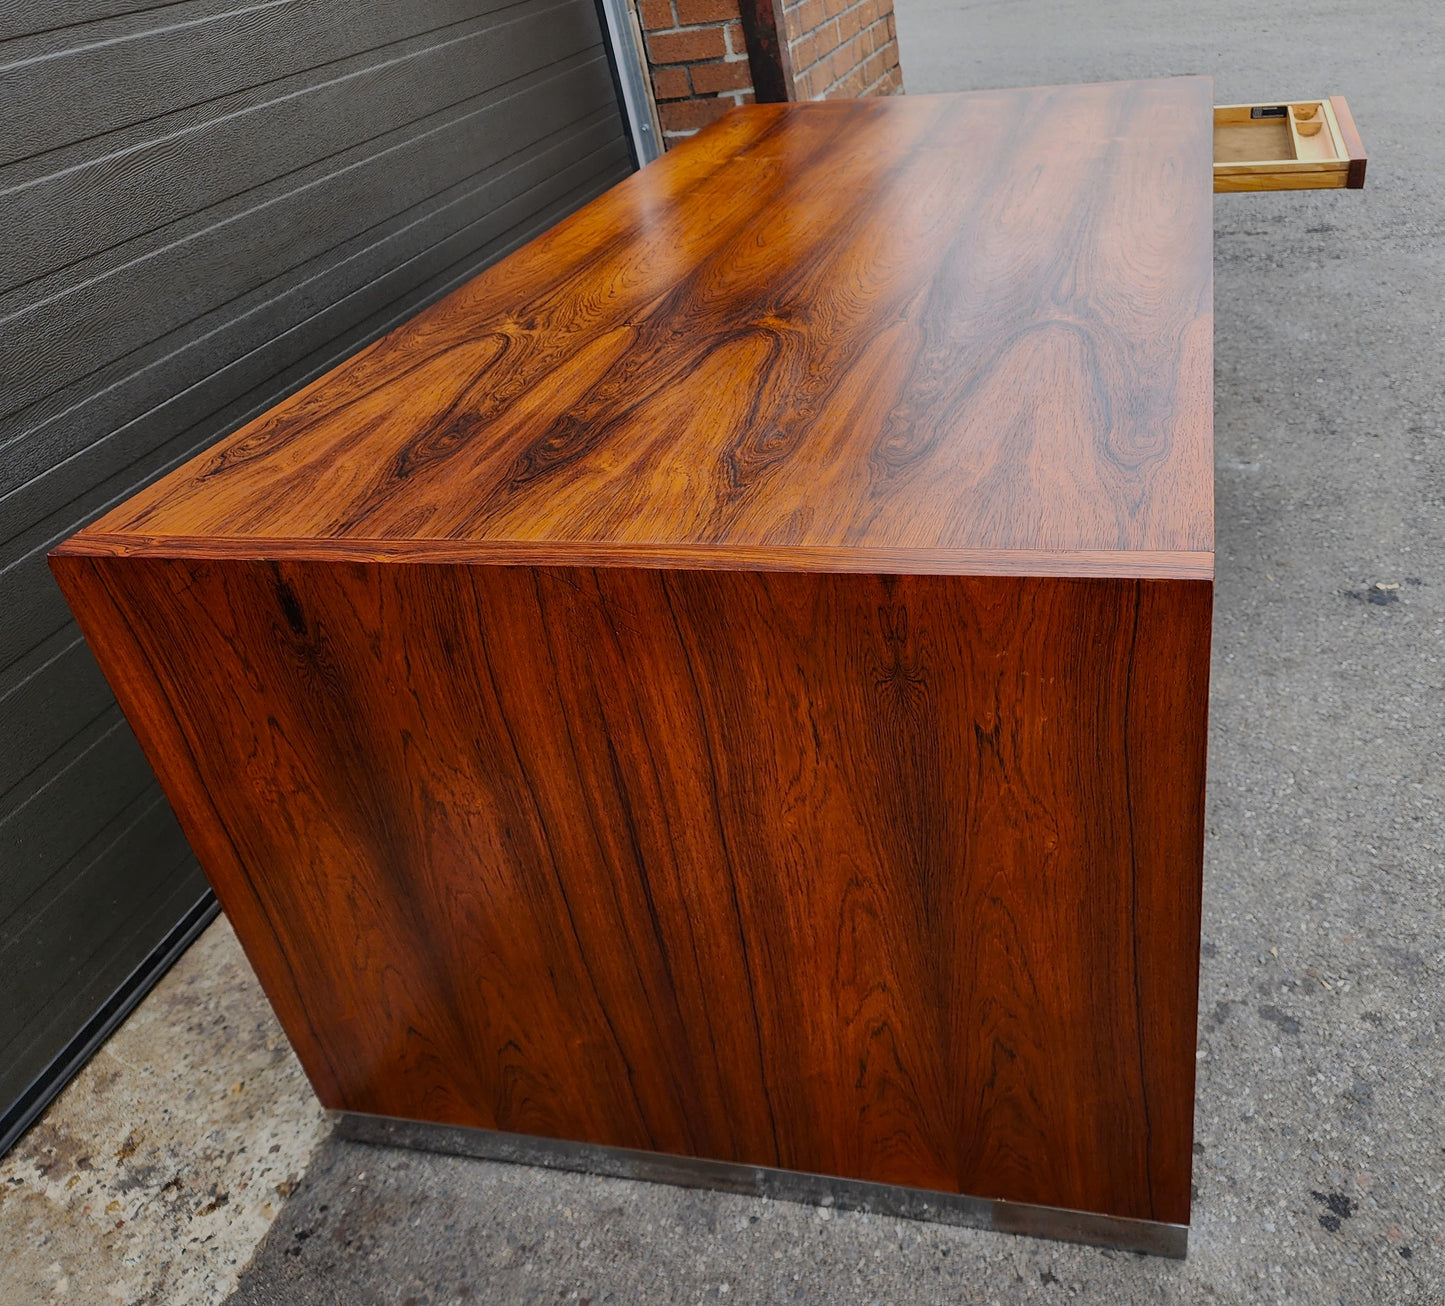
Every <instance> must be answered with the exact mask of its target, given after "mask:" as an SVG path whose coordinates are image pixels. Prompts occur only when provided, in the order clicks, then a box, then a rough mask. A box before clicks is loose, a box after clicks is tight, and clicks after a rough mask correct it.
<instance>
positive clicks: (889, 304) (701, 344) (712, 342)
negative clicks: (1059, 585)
mask: <svg viewBox="0 0 1445 1306" xmlns="http://www.w3.org/2000/svg"><path fill="white" fill-rule="evenodd" d="M1210 101H1211V92H1210V83H1209V81H1208V80H1207V79H1205V78H1182V79H1177V80H1171V81H1160V82H1143V83H1126V84H1121V85H1112V86H1083V87H1060V88H1052V89H1044V90H1036V91H997V92H987V93H982V94H976V95H940V96H919V97H911V96H910V97H902V98H890V99H885V100H860V101H849V102H839V103H831V104H818V105H761V106H756V107H753V108H749V109H747V110H745V111H739V112H738V113H735V114H730V115H729V116H728V117H727V118H725V119H724V120H723V121H722V122H720V123H719V124H717V125H716V126H715V127H713V128H712V129H711V130H709V131H707V132H704V133H702V134H701V135H700V136H698V137H696V138H695V139H693V140H692V141H690V142H688V143H687V144H686V145H684V146H681V147H680V148H678V149H675V150H673V151H672V152H671V153H670V154H669V155H668V156H667V157H666V158H665V159H663V160H661V161H659V162H658V163H657V164H655V165H653V166H651V167H648V168H646V169H644V170H643V171H641V172H640V173H638V174H636V175H634V176H633V177H631V178H630V179H629V180H627V181H625V182H623V183H622V184H621V185H619V186H617V187H615V188H614V189H612V190H611V191H609V192H608V193H607V194H606V195H604V196H602V197H601V198H600V199H598V200H596V201H595V202H594V203H592V204H590V205H588V206H587V207H586V208H584V209H582V210H581V211H580V212H579V213H577V214H576V215H574V216H573V217H572V218H570V219H568V220H566V221H564V222H562V223H561V224H559V225H558V226H557V227H556V228H554V229H553V230H552V231H551V232H549V233H547V234H546V235H545V236H543V237H541V238H540V239H539V240H536V241H534V242H533V243H532V244H531V245H528V246H527V247H526V248H524V249H522V250H519V251H518V252H517V253H515V254H513V255H512V256H511V257H509V258H507V259H506V260H504V261H503V262H501V263H500V264H498V265H497V266H495V267H493V268H492V269H490V270H489V271H487V272H485V273H483V274H482V275H481V276H479V277H478V278H476V280H474V281H472V282H471V283H470V284H469V285H467V286H465V287H464V288H462V289H461V290H459V291H457V292H456V293H455V294H454V295H452V296H450V297H449V298H447V299H445V300H443V301H442V302H441V303H439V304H437V305H436V306H435V307H434V308H432V309H430V310H428V311H427V312H425V313H423V314H421V315H420V316H419V317H418V318H416V319H415V320H414V321H412V322H411V323H409V324H407V325H406V326H404V327H402V328H400V329H398V330H397V331H394V332H392V334H390V335H389V336H387V337H385V338H384V339H383V340H381V341H379V342H378V343H376V344H375V345H373V346H371V347H370V348H369V349H366V350H363V351H362V352H361V353H360V354H358V355H357V356H356V357H355V358H353V359H352V360H351V361H349V362H347V363H345V364H343V365H342V366H341V367H339V368H337V369H336V370H335V371H333V372H331V373H330V374H329V375H327V376H325V377H323V378H322V379H321V380H319V381H316V382H314V383H313V384H312V385H310V386H308V387H307V388H306V389H304V390H302V391H301V392H300V393H298V394H297V395H295V396H293V397H292V398H291V399H288V400H287V401H286V402H284V403H282V404H280V405H279V406H278V407H277V408H275V409H274V410H272V411H271V412H270V413H268V414H267V415H266V416H264V417H262V418H259V419H258V420H257V421H255V422H252V423H251V424H250V425H249V426H247V427H244V428H243V429H242V430H241V431H239V432H238V433H237V434H236V435H234V436H232V437H231V438H230V439H228V440H224V441H222V442H221V443H220V444H218V445H217V446H216V447H215V448H214V449H213V450H212V451H211V452H210V453H208V454H206V455H204V456H202V457H201V458H198V459H196V460H195V461H194V462H192V463H190V464H188V465H187V466H186V467H184V468H182V469H180V470H179V471H177V472H175V473H174V474H172V475H171V476H169V477H167V478H165V479H164V480H162V481H160V482H159V483H158V484H156V485H155V486H153V487H151V488H150V489H148V490H146V491H144V492H143V493H141V494H140V495H138V496H136V497H135V498H134V499H132V500H130V501H129V502H128V503H126V504H125V505H123V506H121V507H120V508H118V509H116V510H115V511H114V512H112V513H110V514H108V515H107V516H106V517H104V518H103V519H102V520H101V522H100V523H99V524H98V526H97V527H96V528H95V529H97V530H99V531H102V532H117V533H124V534H130V535H135V534H145V535H160V536H170V537H174V536H189V537H195V538H199V539H217V538H224V539H240V540H245V541H254V542H257V543H259V542H261V541H265V542H266V543H267V546H268V547H270V546H271V544H272V542H275V541H281V540H289V539H295V540H303V541H311V540H316V539H326V540H337V541H351V542H356V543H364V542H370V543H384V544H386V545H387V546H390V547H396V548H403V549H404V548H405V547H406V546H407V544H408V543H409V542H411V541H415V540H425V541H448V542H451V543H453V544H457V545H466V546H467V550H468V551H467V554H466V556H469V557H472V558H474V559H476V560H478V561H485V560H488V559H489V558H490V557H491V556H492V554H491V549H492V548H493V547H495V546H497V545H503V544H508V543H510V542H514V541H526V542H536V543H545V544H547V545H549V546H551V547H552V553H551V555H550V556H553V557H556V558H558V560H564V559H565V553H564V552H560V551H562V550H565V549H566V548H567V547H569V546H586V547H593V546H598V545H613V544H615V545H622V544H627V545H652V546H657V545H667V546H673V547H676V548H681V549H683V550H684V551H685V550H686V549H687V548H689V547H695V548H697V549H698V551H699V552H705V551H707V550H715V549H718V548H726V547H727V546H730V545H737V546H748V547H753V548H793V547H799V548H805V549H829V548H833V549H873V548H890V547H892V548H905V549H910V550H935V549H969V550H978V549H987V550H1000V551H1017V550H1048V551H1055V552H1065V553H1070V554H1083V555H1088V554H1090V553H1093V552H1102V553H1108V552H1113V551H1120V550H1127V551H1143V552H1153V551H1163V552H1185V553H1203V554H1208V553H1210V552H1212V550H1213V529H1212V522H1213V500H1212V466H1213V464H1212V461H1211V458H1212V454H1211V443H1212V439H1211V435H1212V407H1211V405H1212V375H1211V370H1210V369H1211V365H1212V335H1211V333H1212V329H1213V316H1212V267H1211V256H1212V255H1211V251H1212V229H1211V223H1212V207H1211V201H1210V194H1211V187H1212V181H1211V175H1212V174H1211V169H1212V166H1213V153H1212V151H1213V145H1212V136H1211V114H1212V105H1211V102H1210ZM1082 562H1083V565H1087V556H1086V557H1085V558H1084V559H1083V560H1082ZM902 569H904V570H906V569H907V567H906V565H905V566H903V567H902Z"/></svg>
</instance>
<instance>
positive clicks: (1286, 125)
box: [1214, 95, 1365, 191]
mask: <svg viewBox="0 0 1445 1306" xmlns="http://www.w3.org/2000/svg"><path fill="white" fill-rule="evenodd" d="M1364 181H1365V151H1364V147H1363V145H1362V144H1361V143H1360V138H1359V132H1358V131H1357V130H1356V129H1355V123H1354V118H1353V117H1352V116H1351V114H1350V111H1349V107H1348V106H1347V105H1346V104H1345V101H1344V99H1343V98H1342V97H1341V96H1338V95H1336V96H1332V97H1330V98H1329V99H1320V100H1297V101H1293V102H1288V103H1281V104H1221V105H1216V106H1215V109H1214V189H1215V190H1216V191H1232V190H1309V189H1319V188H1330V187H1354V188H1358V187H1360V186H1363V185H1364Z"/></svg>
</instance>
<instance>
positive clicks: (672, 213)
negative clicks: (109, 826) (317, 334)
mask: <svg viewBox="0 0 1445 1306" xmlns="http://www.w3.org/2000/svg"><path fill="white" fill-rule="evenodd" d="M1211 101H1212V96H1211V95H1210V88H1209V83H1208V82H1207V81H1205V80H1202V79H1180V80H1174V81H1168V82H1146V83H1131V84H1124V85H1120V86H1106V87H1066V88H1040V89H1036V90H1032V91H1008V92H988V93H984V94H979V95H968V96H938V97H917V98H916V99H909V100H887V101H872V102H860V103H855V104H826V105H816V106H765V107H760V108H755V109H751V110H748V111H746V112H738V113H736V114H732V115H729V116H728V117H727V118H726V119H724V120H723V121H722V122H721V123H719V124H717V125H716V126H715V127H714V128H712V129H710V130H709V131H707V132H704V133H702V134H701V135H699V136H698V137H697V138H695V139H694V140H693V141H690V142H687V143H685V144H684V145H682V146H680V147H679V148H677V149H676V150H674V151H672V152H671V153H670V154H669V155H668V156H667V157H666V158H665V159H664V160H662V161H661V162H660V163H658V164H655V165H652V166H650V167H649V168H647V169H645V170H644V171H643V172H642V173H640V174H638V175H637V176H635V177H633V178H631V179H629V180H628V181H627V182H625V183H623V184H622V185H620V186H619V187H617V188H616V189H614V190H613V191H611V192H609V193H608V195H606V196H604V197H603V198H602V199H601V200H599V201H598V202H597V203H595V204H593V205H591V206H589V208H587V209H585V210H582V211H581V212H580V213H579V214H577V215H576V216H575V217H574V218H572V219H569V220H567V221H565V222H563V223H561V224H560V225H559V226H557V227H556V228H554V229H553V230H552V231H550V232H549V233H547V235H545V236H544V237H542V238H541V239H539V240H538V241H536V242H534V243H533V244H532V245H531V246H528V247H527V248H526V249H523V250H520V251H518V252H517V253H516V254H514V255H513V256H512V257H511V258H509V259H506V260H504V261H503V262H502V263H500V264H498V265H497V266H496V267H494V268H493V269H491V270H490V271H489V272H487V273H485V274H483V275H482V276H481V277H479V278H477V279H476V280H475V281H473V282H472V283H470V284H469V285H468V286H467V287H465V288H464V289H463V290H461V291H459V292H457V294H455V295H453V296H452V297H451V298H450V299H448V300H446V301H444V302H443V303H441V304H439V305H437V306H436V307H435V308H434V309H432V310H430V311H429V312H427V313H424V314H422V315H421V316H419V317H418V318H416V319H415V320H413V321H412V322H409V323H408V324H406V325H405V326H404V327H402V328H400V329H398V330H397V331H395V332H393V333H392V334H391V335H390V336H388V337H386V338H385V339H384V340H382V341H380V342H378V343H377V344H376V345H374V346H372V347H371V348H370V349H367V350H364V351H363V352H362V353H360V354H358V355H357V356H356V357H355V358H353V359H352V360H350V361H349V362H348V363H346V364H344V365H343V366H342V367H340V368H338V369H337V370H336V371H334V372H332V373H331V374H330V375H328V376H327V377H324V378H322V379H321V380H320V381H318V382H316V383H315V384H313V385H311V386H309V387H307V388H306V389H304V390H302V391H301V392H299V393H298V394H297V395H295V396H294V397H293V398H292V399H290V400H288V401H286V402H285V403H284V404H282V405H281V406H279V407H278V408H277V409H275V410H273V411H272V412H271V413H269V414H267V415H266V416H265V417H263V418H261V419H260V420H259V421H257V422H254V423H252V424H251V425H250V426H249V427H247V428H245V429H243V430H242V431H240V432H239V433H238V434H237V435H236V436H235V438H234V439H232V440H230V441H228V442H225V443H224V444H223V445H222V446H220V447H219V448H218V449H217V450H215V451H214V452H212V453H210V454H207V455H204V456H202V457H201V458H200V459H197V460H196V461H195V462H193V463H191V464H189V465H188V466H186V467H184V468H182V469H181V470H180V471H178V472H177V473H175V474H174V475H173V476H171V477H169V478H167V479H166V480H165V481H162V482H160V483H159V484H158V485H157V486H156V487H154V488H153V489H151V490H148V491H146V492H145V493H143V494H142V495H139V496H137V497H136V498H135V499H133V500H132V501H131V502H130V503H128V504H125V505H122V506H121V507H120V508H118V509H116V510H115V511H114V512H112V513H110V514H109V515H108V516H107V517H106V518H104V519H102V521H101V522H99V523H98V524H97V525H96V526H95V527H93V528H91V529H89V530H87V531H85V532H82V533H81V534H80V535H79V536H77V537H75V538H74V539H72V540H70V541H69V542H67V543H66V544H65V545H64V546H62V548H60V549H59V550H57V551H56V553H55V555H54V556H53V557H52V566H53V568H54V570H55V574H56V576H57V578H58V579H59V580H60V583H61V585H62V587H63V588H64V590H65V593H66V595H67V597H68V598H69V600H70V602H71V604H72V606H73V607H74V609H75V611H76V613H77V615H78V617H79V619H80V621H81V624H82V627H83V629H84V630H85V633H86V635H87V638H88V639H89V640H90V642H91V644H92V647H93V648H94V649H95V650H96V653H97V657H98V658H99V660H100V662H101V664H102V666H103V668H104V670H105V672H106V674H107V676H108V677H109V679H110V681H111V683H112V685H113V687H114V688H115V690H116V693H117V696H118V697H119V699H120V700H121V703H122V705H123V706H124V708H125V711H126V714H127V716H128V718H129V719H130V721H131V723H132V725H133V727H134V729H135V731H136V734H137V737H138V738H139V739H140V740H141V743H142V745H143V747H144V748H145V750H146V754H147V756H148V757H149V759H150V760H151V762H152V763H153V765H154V766H155V768H156V770H157V772H158V773H159V775H160V776H161V779H162V783H163V784H164V785H165V788H166V792H167V794H168V796H169V797H170V799H171V801H172V804H173V805H174V807H175V808H176V811H177V813H178V815H179V816H180V819H181V821H182V823H183V825H184V827H185V830H186V833H187V836H188V837H189V838H190V840H191V841H192V844H193V846H194V847H195V849H196V852H197V854H198V856H199V857H200V860H201V862H202V864H203V866H204V867H205V869H206V871H207V874H208V875H209V877H210V878H211V880H212V883H213V884H214V885H215V887H216V889H217V892H218V893H219V895H220V897H221V900H222V902H223V903H224V905H225V907H226V910H227V911H228V913H229V914H230V915H231V918H232V920H233V922H234V923H235V926H236V929H237V933H238V934H239V936H240V937H241V939H242V941H243V943H244V944H245V946H246V948H247V951H248V954H249V955H250V957H251V960H252V963H253V965H254V966H255V968H256V971H257V974H258V975H259V976H260V978H261V981H262V983H263V985H264V986H265V987H266V990H267V993H268V994H269V995H270V997H271V1000H272V1002H273V1003H274V1004H275V1006H276V1009H277V1012H278V1014H279V1015H280V1018H281V1021H282V1023H283V1025H284V1026H285V1028H286V1030H287V1033H288V1034H289V1036H290V1037H291V1039H292V1041H293V1043H294V1044H295V1046H296V1049H297V1052H298V1054H299V1056H300V1057H301V1060H302V1063H303V1065H304V1066H305V1067H306V1069H307V1072H308V1073H309V1074H310V1076H311V1078H312V1082H313V1083H314V1084H315V1086H316V1089H317V1092H318V1093H319V1094H320V1096H321V1098H322V1100H323V1101H324V1102H326V1103H327V1104H328V1105H329V1106H333V1107H339V1108H343V1109H346V1110H350V1111H357V1112H366V1113H373V1114H379V1115H389V1116H402V1117H410V1118H414V1119H421V1120H430V1121H437V1122H445V1123H452V1124H460V1125H479V1126H484V1127H488V1128H496V1129H503V1130H507V1131H514V1132H521V1133H533V1134H539V1135H546V1136H549V1137H556V1138H569V1139H577V1140H582V1141H590V1142H595V1143H605V1144H608V1145H611V1146H616V1147H628V1148H645V1149H655V1150H660V1151H664V1152H671V1153H680V1154H688V1155H695V1156H701V1157H710V1158H716V1159H720V1160H727V1161H735V1162H740V1163H745V1164H753V1165H764V1166H782V1167H786V1168H794V1169H803V1170H811V1171H817V1172H821V1173H824V1174H831V1175H838V1176H846V1177H851V1178H858V1179H869V1180H875V1181H881V1182H892V1183H901V1184H907V1185H912V1186H918V1187H923V1188H932V1189H936V1190H941V1191H948V1192H965V1193H970V1194H973V1195H976V1196H980V1197H992V1198H1004V1199H1008V1200H1013V1201H1021V1202H1034V1203H1041V1204H1044V1205H1049V1206H1059V1207H1068V1208H1074V1209H1078V1210H1084V1211H1097V1212H1105V1213H1108V1214H1112V1215H1118V1216H1125V1217H1131V1218H1141V1219H1153V1220H1162V1221H1170V1222H1175V1221H1183V1220H1187V1218H1188V1212H1189V1178H1190V1160H1191V1155H1190V1144H1191V1141H1192V1120H1193V1112H1192V1104H1193V1082H1194V1079H1193V1076H1194V1039H1195V1003H1196V996H1197V992H1196V990H1197V974H1198V928H1199V896H1200V868H1201V856H1202V845H1203V782H1204V763H1205V714H1206V704H1207V691H1208V672H1209V626H1210V608H1211V595H1212V575H1213V555H1212V548H1213V525H1212V523H1213V517H1212V474H1211V471H1212V438H1211V436H1212V432H1211V394H1210V378H1211V365H1212V364H1211V340H1210V330H1211V328H1210V322H1211V280H1210V216H1211V205H1212V190H1211V188H1212V164H1211V157H1212V147H1211V137H1212V104H1211Z"/></svg>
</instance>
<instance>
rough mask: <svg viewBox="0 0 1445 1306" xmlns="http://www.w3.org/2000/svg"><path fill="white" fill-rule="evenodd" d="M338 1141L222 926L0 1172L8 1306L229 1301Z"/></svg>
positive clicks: (1, 1271)
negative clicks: (325, 1142)
mask: <svg viewBox="0 0 1445 1306" xmlns="http://www.w3.org/2000/svg"><path fill="white" fill-rule="evenodd" d="M325 1130H326V1122H325V1118H324V1116H323V1113H322V1111H321V1108H320V1107H319V1106H318V1105H317V1103H316V1100H315V1098H314V1097H313V1096H312V1094H311V1090H310V1088H309V1087H308V1086H307V1084H306V1080H305V1078H304V1076H303V1075H302V1073H301V1067H300V1066H299V1065H298V1064H297V1061H296V1058H295V1057H294V1056H293V1055H292V1053H291V1049H290V1047H289V1046H288V1045H287V1043H286V1039H285V1036H284V1035H283V1034H282V1033H281V1027H280V1026H279V1025H278V1024H277V1023H276V1018H275V1017H274V1016H273V1015H272V1014H271V1008H270V1007H269V1006H268V1005H267V1003H266V999H265V997H264V996H263V995H262V993H261V990H260V988H259V986H258V985H257V984H256V979H255V976H254V975H253V974H252V972H251V968H250V967H249V966H248V965H247V964H246V959H245V956H244V955H243V954H242V952H241V947H240V945H239V944H238V943H237V942H236V936H235V934H234V933H232V931H231V927H230V926H229V925H228V924H227V923H226V921H225V920H224V919H221V920H218V921H217V922H216V923H215V924H214V925H212V926H211V927H210V928H209V929H208V930H207V931H206V932H205V934H204V935H202V936H201V938H200V939H198V940H197V941H196V943H194V944H193V945H192V946H191V948H190V949H189V950H188V951H187V952H186V955H185V956H184V957H182V958H181V960H180V961H179V962H178V963H177V964H176V965H175V967H173V968H172V970H171V971H170V973H169V974H168V975H166V977H165V978H164V979H162V980H161V982H160V984H158V985H157V986H156V988H155V989H154V990H153V991H152V992H151V994H150V995H149V997H147V998H146V1000H145V1001H144V1002H143V1003H142V1004H141V1006H140V1007H139V1008H137V1010H136V1011H135V1012H134V1013H133V1014H132V1015H131V1017H130V1019H129V1020H127V1021H126V1022H125V1024H124V1025H122V1026H121V1028H120V1029H119V1030H117V1031H116V1033H115V1034H114V1035H112V1036H111V1038H110V1039H109V1040H108V1041H107V1042H106V1044H105V1046H104V1047H102V1048H101V1050H100V1051H99V1052H98V1053H97V1054H96V1055H95V1057H94V1058H93V1059H92V1060H91V1062H90V1064H89V1065H87V1066H86V1068H85V1069H84V1070H83V1071H82V1072H81V1073H80V1074H79V1075H78V1076H77V1077H76V1079H75V1080H74V1081H73V1082H72V1083H71V1084H70V1086H69V1087H68V1088H67V1089H66V1090H65V1092H64V1093H63V1094H62V1095H61V1096H60V1097H59V1098H58V1099H57V1100H56V1101H55V1102H54V1103H53V1104H52V1105H51V1107H50V1109H49V1110H48V1111H47V1112H46V1113H45V1115H44V1116H42V1117H41V1119H40V1120H39V1121H38V1122H37V1123H36V1124H35V1125H34V1126H33V1127H32V1128H31V1129H30V1131H29V1132H28V1133H27V1134H26V1135H25V1136H24V1137H23V1138H22V1139H21V1140H20V1142H19V1143H17V1144H16V1146H15V1147H14V1148H13V1149H12V1150H11V1151H10V1153H9V1155H7V1156H6V1157H5V1159H4V1161H3V1162H0V1306H39V1304H40V1303H43V1302H51V1301H55V1302H79V1303H84V1304H85V1306H91V1304H92V1303H95V1304H97V1306H98V1304H99V1303H105V1302H126V1303H137V1304H139V1303H145V1304H147V1306H149V1304H151V1303H155V1304H156V1306H161V1304H162V1303H167V1304H168V1303H179V1302H184V1303H187V1304H188V1306H190V1304H191V1303H195V1304H197V1306H199V1304H202V1303H215V1302H220V1301H222V1300H223V1299H224V1298H225V1297H226V1295H227V1294H228V1293H229V1292H230V1291H231V1290H232V1289H233V1288H234V1287H235V1285H236V1278H237V1275H238V1274H239V1273H240V1270H241V1269H242V1267H243V1266H244V1265H245V1264H246V1262H247V1261H248V1260H249V1259H250V1257H251V1252H252V1250H253V1249H254V1248H255V1246H256V1244H257V1243H258V1242H259V1241H260V1239H261V1237H262V1236H263V1235H264V1234H265V1232H266V1230H267V1229H268V1228H270V1226H271V1223H272V1221H273V1220H274V1219H275V1218H276V1216H277V1214H278V1213H279V1212H280V1210H281V1209H282V1207H283V1206H284V1205H285V1201H286V1197H287V1195H288V1194H289V1193H290V1192H291V1191H292V1190H293V1188H294V1187H295V1185H296V1183H297V1181H298V1180H299V1179H300V1177H301V1175H302V1174H303V1173H304V1172H305V1170H306V1167H307V1165H308V1163H309V1162H310V1159H311V1154H312V1152H313V1151H314V1149H315V1147H316V1145H317V1144H318V1142H319V1141H320V1139H321V1137H322V1136H323V1134H324V1133H325Z"/></svg>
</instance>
